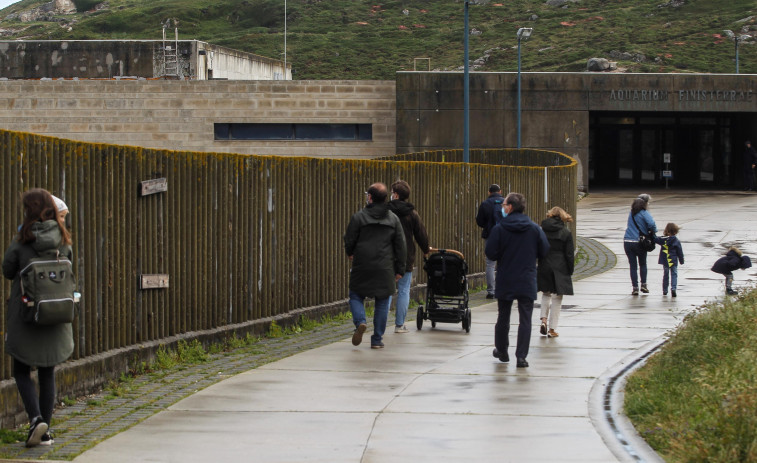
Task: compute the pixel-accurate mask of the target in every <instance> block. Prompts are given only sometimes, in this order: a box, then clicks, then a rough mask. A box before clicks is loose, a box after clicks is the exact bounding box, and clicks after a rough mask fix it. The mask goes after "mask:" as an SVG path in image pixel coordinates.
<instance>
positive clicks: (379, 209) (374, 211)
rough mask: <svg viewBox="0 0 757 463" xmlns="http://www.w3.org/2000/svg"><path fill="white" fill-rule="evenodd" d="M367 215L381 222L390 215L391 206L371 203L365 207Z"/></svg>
mask: <svg viewBox="0 0 757 463" xmlns="http://www.w3.org/2000/svg"><path fill="white" fill-rule="evenodd" d="M365 213H366V214H368V216H370V217H371V218H372V219H376V220H381V219H384V218H386V216H387V215H388V214H389V205H388V204H387V203H371V204H369V205H367V206H365Z"/></svg>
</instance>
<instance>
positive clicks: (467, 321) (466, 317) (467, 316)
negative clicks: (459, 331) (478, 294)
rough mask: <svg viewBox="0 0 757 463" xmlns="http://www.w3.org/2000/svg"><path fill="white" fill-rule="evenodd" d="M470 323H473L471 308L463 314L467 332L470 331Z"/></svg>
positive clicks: (464, 326) (464, 327)
mask: <svg viewBox="0 0 757 463" xmlns="http://www.w3.org/2000/svg"><path fill="white" fill-rule="evenodd" d="M470 325H471V314H470V309H465V314H464V315H463V329H464V330H465V332H466V333H470Z"/></svg>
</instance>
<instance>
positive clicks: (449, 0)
mask: <svg viewBox="0 0 757 463" xmlns="http://www.w3.org/2000/svg"><path fill="white" fill-rule="evenodd" d="M563 1H564V3H562V2H563ZM471 3H472V4H471V6H470V27H471V29H472V30H473V29H475V32H474V35H472V36H471V37H470V58H471V61H475V60H476V59H479V58H483V57H485V59H484V60H483V64H482V65H481V66H476V67H475V70H477V71H514V70H516V69H517V50H516V48H515V46H516V43H517V42H516V38H515V32H516V31H517V29H518V28H519V27H533V28H534V34H533V36H532V38H531V39H530V40H529V41H528V42H527V43H525V46H524V48H523V50H522V52H523V53H522V54H523V57H522V63H523V69H524V70H526V71H584V70H586V61H587V60H588V59H589V58H592V57H604V58H608V59H610V60H611V61H617V62H618V66H619V67H620V68H621V70H626V71H627V72H716V73H730V72H734V70H735V64H734V44H733V41H732V40H729V39H728V38H726V37H725V35H724V34H723V30H724V29H731V30H733V31H734V32H739V33H742V34H743V33H747V34H749V35H755V34H757V3H755V1H754V0H728V1H725V0H549V1H545V0H491V1H489V0H478V1H477V3H479V4H473V3H474V2H471ZM560 3H562V5H560ZM42 4H44V2H43V1H37V0H23V1H22V2H20V3H18V4H16V5H12V6H10V7H8V8H6V9H5V10H3V11H2V12H0V17H1V18H4V19H2V20H0V28H1V29H2V31H1V32H2V34H3V35H4V38H5V39H15V38H26V39H158V38H160V37H161V27H162V24H164V23H165V22H166V21H167V20H169V19H171V20H172V22H171V27H173V24H174V22H175V23H176V24H177V25H178V27H179V36H180V38H182V39H198V40H204V41H207V42H210V43H214V44H218V45H224V46H228V47H232V48H236V49H239V50H245V51H249V52H253V53H257V54H260V55H264V56H269V57H272V58H283V51H284V0H106V1H105V2H103V3H99V4H98V3H97V0H76V4H77V8H78V10H80V11H83V12H79V13H76V14H73V15H58V14H54V15H53V14H48V15H47V17H46V19H47V20H45V21H42V20H36V21H31V22H21V21H20V20H19V19H18V18H17V17H15V15H13V14H12V13H18V12H20V11H28V10H30V9H31V8H32V7H35V6H40V5H42ZM551 4H557V6H552V5H551ZM94 5H97V6H94ZM84 10H88V11H84ZM9 15H10V17H9ZM286 17H287V61H288V62H290V63H291V64H292V66H293V68H294V71H295V76H294V77H295V78H296V79H393V78H394V74H395V72H396V71H399V70H412V69H413V62H414V58H418V57H428V58H430V59H431V67H432V69H437V70H454V69H457V68H459V67H461V66H462V61H463V59H462V58H463V47H462V41H463V2H462V0H434V1H431V0H384V1H382V0H370V1H366V0H287V9H286ZM621 53H625V55H621ZM739 56H740V60H739V62H740V71H741V72H742V73H757V41H756V40H755V39H754V38H752V40H750V41H747V42H745V43H742V44H741V46H740V47H739Z"/></svg>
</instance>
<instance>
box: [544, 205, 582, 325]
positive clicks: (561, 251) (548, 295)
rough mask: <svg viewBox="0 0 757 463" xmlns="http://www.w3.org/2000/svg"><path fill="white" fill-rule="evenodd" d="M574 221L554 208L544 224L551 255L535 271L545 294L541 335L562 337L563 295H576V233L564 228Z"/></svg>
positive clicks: (563, 212) (565, 213)
mask: <svg viewBox="0 0 757 463" xmlns="http://www.w3.org/2000/svg"><path fill="white" fill-rule="evenodd" d="M572 221H573V217H571V216H570V214H568V213H567V212H565V210H563V209H562V208H561V207H553V208H552V209H550V210H549V212H547V218H546V219H544V220H543V221H542V223H541V229H542V230H544V234H545V235H546V236H547V241H549V252H548V253H547V256H546V257H544V259H539V266H538V268H537V269H536V286H537V289H538V290H539V291H541V292H542V295H541V315H540V319H541V325H540V327H539V332H540V333H541V334H542V335H543V336H548V337H550V338H556V337H557V336H559V334H558V333H557V323H558V321H559V319H560V309H561V306H562V298H563V296H566V295H573V280H572V278H571V276H572V275H573V268H574V265H575V260H574V256H573V253H574V251H575V246H574V245H573V234H572V233H571V232H570V230H569V229H568V227H566V226H565V224H566V223H568V222H572Z"/></svg>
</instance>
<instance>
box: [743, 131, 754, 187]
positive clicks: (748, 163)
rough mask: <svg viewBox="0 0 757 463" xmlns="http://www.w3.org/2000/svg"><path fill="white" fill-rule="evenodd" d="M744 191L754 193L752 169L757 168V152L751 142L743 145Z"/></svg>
mask: <svg viewBox="0 0 757 463" xmlns="http://www.w3.org/2000/svg"><path fill="white" fill-rule="evenodd" d="M744 146H745V148H744V190H745V191H754V168H755V167H756V166H757V151H755V149H754V147H753V146H752V142H751V141H749V140H747V141H746V142H745V143H744Z"/></svg>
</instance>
